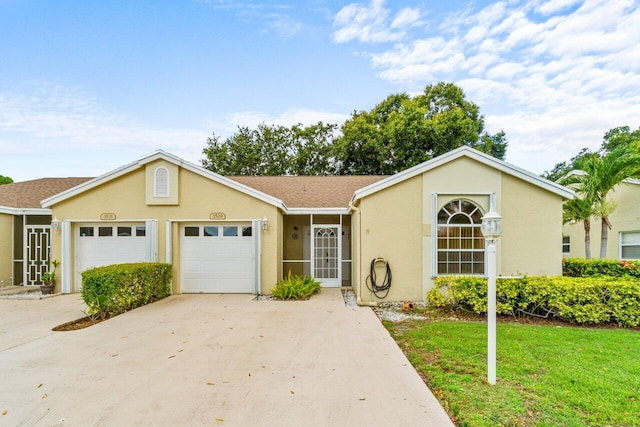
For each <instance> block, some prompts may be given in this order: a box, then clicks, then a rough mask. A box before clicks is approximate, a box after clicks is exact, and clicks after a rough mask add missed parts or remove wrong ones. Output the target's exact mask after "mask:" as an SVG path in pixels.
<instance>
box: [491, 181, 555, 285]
mask: <svg viewBox="0 0 640 427" xmlns="http://www.w3.org/2000/svg"><path fill="white" fill-rule="evenodd" d="M502 200H503V203H502V211H500V214H501V215H502V217H503V227H504V230H503V233H502V237H501V238H500V241H499V242H500V243H499V244H500V245H501V249H502V268H501V269H500V270H498V272H499V273H500V274H502V275H505V276H509V275H529V276H542V275H547V276H555V275H561V274H562V198H561V197H560V196H558V195H555V194H553V193H551V192H548V191H544V190H542V189H540V188H539V187H536V186H534V185H532V184H530V183H528V182H525V181H522V180H520V179H518V178H515V177H513V176H509V175H504V176H503V180H502Z"/></svg>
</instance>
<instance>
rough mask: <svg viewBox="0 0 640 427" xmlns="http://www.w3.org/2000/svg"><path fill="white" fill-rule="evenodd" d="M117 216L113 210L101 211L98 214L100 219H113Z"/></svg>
mask: <svg viewBox="0 0 640 427" xmlns="http://www.w3.org/2000/svg"><path fill="white" fill-rule="evenodd" d="M116 219H117V216H116V214H115V213H113V212H103V213H101V214H100V221H115V220H116Z"/></svg>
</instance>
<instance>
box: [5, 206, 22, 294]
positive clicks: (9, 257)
mask: <svg viewBox="0 0 640 427" xmlns="http://www.w3.org/2000/svg"><path fill="white" fill-rule="evenodd" d="M12 249H13V215H9V214H4V213H0V286H9V285H10V284H11V275H12V274H13V252H12ZM20 280H22V279H20Z"/></svg>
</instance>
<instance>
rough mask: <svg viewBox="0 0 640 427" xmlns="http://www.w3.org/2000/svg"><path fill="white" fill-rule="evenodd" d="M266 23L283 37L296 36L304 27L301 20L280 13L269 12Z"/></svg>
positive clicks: (271, 29)
mask: <svg viewBox="0 0 640 427" xmlns="http://www.w3.org/2000/svg"><path fill="white" fill-rule="evenodd" d="M266 25H267V28H268V29H269V30H270V31H273V32H274V33H276V34H277V35H278V36H279V37H281V38H283V39H289V38H291V37H293V36H295V35H296V34H298V33H299V32H300V31H302V29H303V28H304V25H302V23H301V22H300V21H297V20H296V19H293V18H292V17H290V16H289V15H283V14H279V13H272V14H269V15H268V17H267V23H266Z"/></svg>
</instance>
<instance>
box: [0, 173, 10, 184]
mask: <svg viewBox="0 0 640 427" xmlns="http://www.w3.org/2000/svg"><path fill="white" fill-rule="evenodd" d="M12 182H13V180H12V179H11V178H9V177H8V176H3V175H0V185H2V184H11V183H12Z"/></svg>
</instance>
